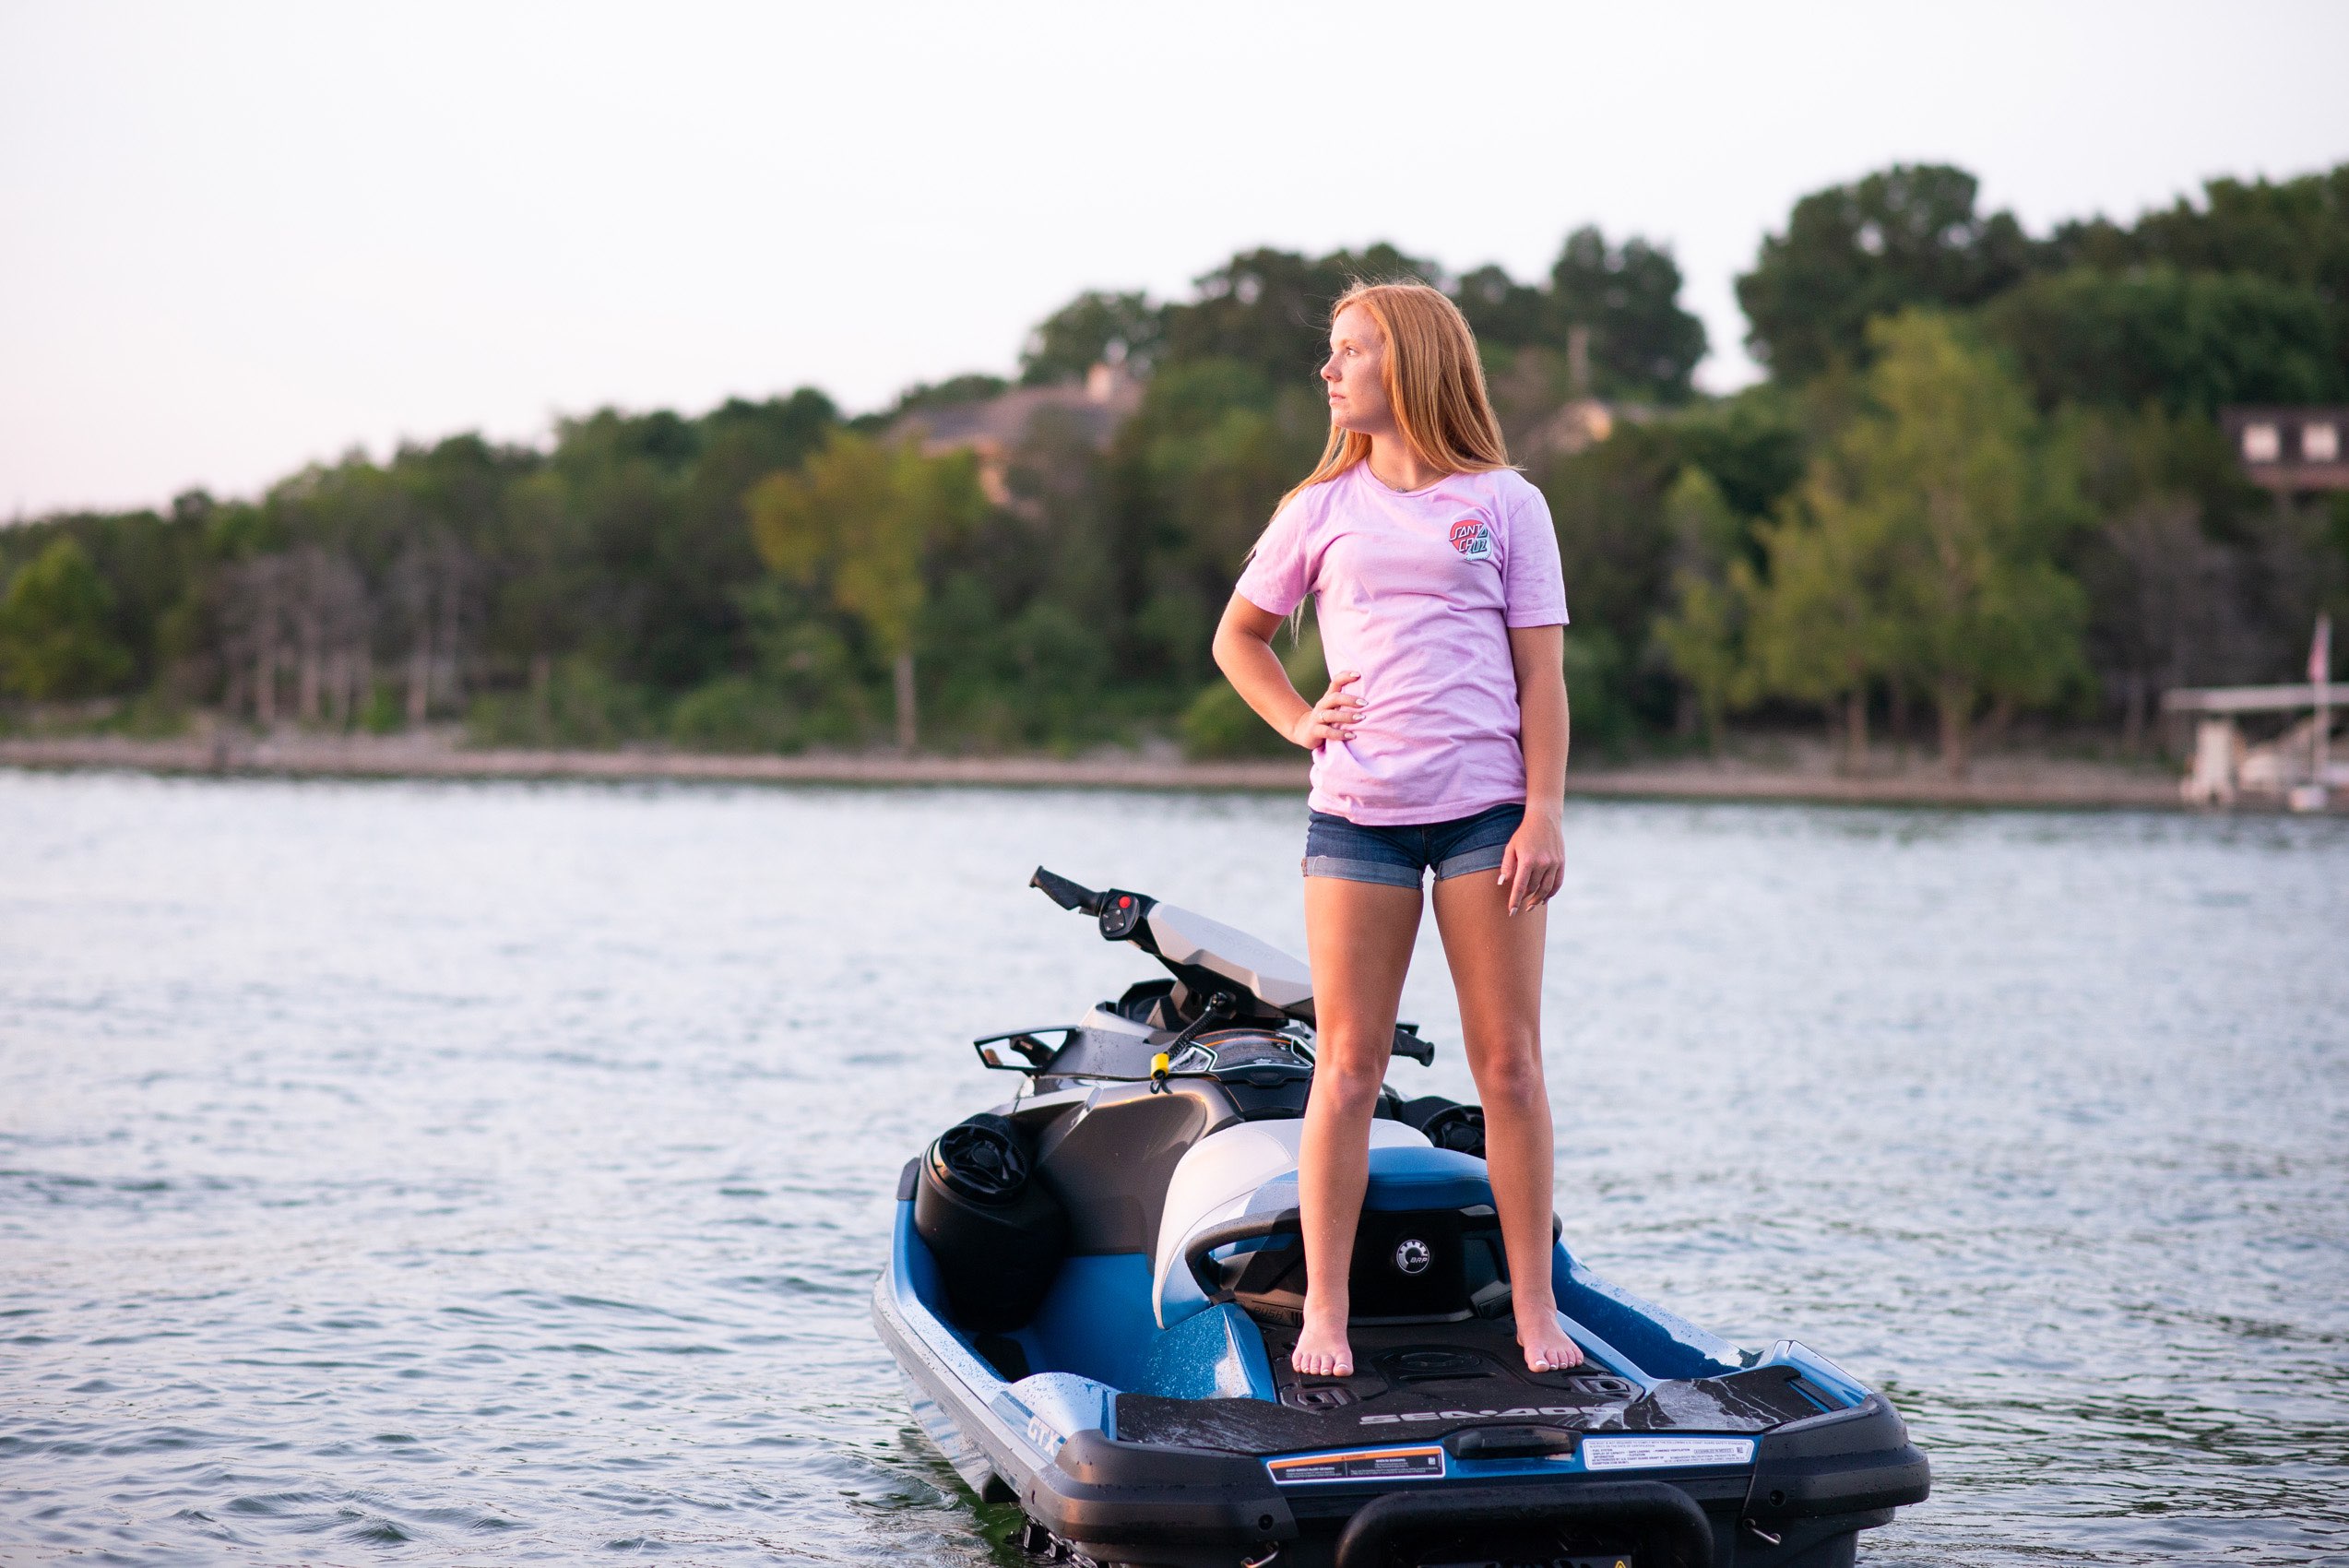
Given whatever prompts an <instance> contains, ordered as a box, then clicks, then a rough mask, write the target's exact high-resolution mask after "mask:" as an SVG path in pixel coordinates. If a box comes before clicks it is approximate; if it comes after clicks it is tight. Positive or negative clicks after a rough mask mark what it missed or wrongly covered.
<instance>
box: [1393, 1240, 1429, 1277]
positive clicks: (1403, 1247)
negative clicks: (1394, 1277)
mask: <svg viewBox="0 0 2349 1568" xmlns="http://www.w3.org/2000/svg"><path fill="white" fill-rule="evenodd" d="M1433 1262H1435V1249H1434V1248H1432V1247H1430V1246H1429V1245H1428V1244H1427V1243H1426V1242H1425V1241H1420V1240H1419V1239H1418V1237H1417V1236H1410V1237H1406V1238H1405V1239H1404V1240H1403V1241H1397V1242H1396V1243H1395V1244H1394V1266H1395V1267H1397V1268H1399V1269H1401V1270H1402V1271H1403V1272H1404V1273H1406V1274H1414V1275H1416V1274H1425V1273H1427V1271H1428V1265H1430V1264H1431V1263H1433Z"/></svg>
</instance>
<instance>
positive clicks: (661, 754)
mask: <svg viewBox="0 0 2349 1568" xmlns="http://www.w3.org/2000/svg"><path fill="white" fill-rule="evenodd" d="M0 767H12V768H30V769H37V770H46V771H78V770H84V769H126V770H130V771H135V772H142V773H155V774H196V775H206V776H212V777H224V778H228V777H233V778H382V779H393V778H466V779H501V778H503V779H524V780H528V779H543V780H587V781H603V782H612V783H640V782H661V781H676V782H712V783H749V784H848V785H894V786H925V785H962V786H977V787H989V786H992V787H997V788H1026V789H1038V788H1075V789H1088V788H1089V789H1125V790H1263V791H1276V790H1277V791H1287V790H1299V791H1301V790H1303V789H1304V787H1305V782H1306V766H1305V764H1304V763H1303V761H1302V760H1301V759H1300V760H1299V761H1296V762H1289V761H1285V760H1263V761H1238V762H1204V763H1203V762H1184V761H1181V760H1180V759H1175V758H1165V759H1160V758H1153V757H1146V756H1132V757H1120V756H1107V757H1104V756H1094V757H1084V758H1056V757H1046V756H1007V757H947V756H922V755H919V754H917V755H913V756H898V755H894V754H870V753H840V754H801V755H795V756H777V755H753V754H731V753H707V752H676V751H657V750H645V751H564V750H552V749H550V750H522V749H510V748H509V749H482V750H471V749H467V748H463V747H458V746H455V745H451V744H448V743H446V742H445V741H444V740H441V739H439V738H437V737H427V738H422V739H419V738H416V737H411V736H402V737H392V738H384V739H376V738H373V737H368V738H343V739H336V740H322V739H317V738H313V737H299V736H295V737H276V738H268V739H255V738H249V737H228V736H216V737H211V738H206V737H201V736H196V737H188V738H184V739H177V740H163V741H139V740H131V739H127V738H125V737H122V736H113V735H89V736H73V737H54V738H45V739H34V738H9V739H0ZM1566 791H1567V793H1568V795H1569V796H1573V797H1580V798H1584V799H1596V800H1674V801H1743V802H1789V803H1792V802H1801V803H1809V804H1827V805H1880V806H1928V807H1961V808H1963V807H2023V808H2040V809H2057V810H2075V811H2079V810H2131V811H2166V812H2182V811H2185V810H2188V809H2189V808H2188V807H2187V806H2186V805H2185V804H2184V802H2182V801H2181V800H2180V798H2179V792H2178V786H2177V780H2176V778H2172V777H2169V776H2167V775H2154V774H2150V773H2147V772H2145V771H2143V770H2138V769H2126V768H2122V767H2118V766H2111V765H2100V764H2089V763H2074V764H2066V763H2053V762H2045V761H2039V760H2024V761H2022V762H2017V761H2014V760H2012V759H2003V758H2002V759H1998V760H1996V761H1995V762H1993V763H1990V764H1988V765H1987V766H1983V767H1981V768H1979V769H1978V770H1977V773H1976V775H1975V776H1974V777H1970V778H1958V779H1953V778H1948V777H1946V776H1945V775H1942V774H1940V772H1938V771H1927V770H1922V769H1913V770H1907V771H1903V772H1898V773H1890V774H1883V775H1867V776H1859V777H1851V776H1845V775H1842V774H1837V773H1833V772H1831V771H1826V770H1824V769H1821V768H1819V767H1804V766H1775V767H1773V766H1760V765H1757V764H1753V763H1750V762H1739V763H1724V762H1720V761H1715V760H1713V759H1691V760H1687V761H1676V762H1663V763H1649V764H1643V765H1631V766H1583V767H1579V768H1575V769H1573V770H1572V771H1571V772H1570V773H1569V775H1568V778H1567V783H1566ZM2237 809H2248V810H2250V811H2253V812H2264V811H2267V810H2271V809H2272V810H2277V811H2281V810H2282V809H2283V802H2281V801H2277V802H2272V805H2271V803H2270V802H2259V801H2255V802H2246V803H2245V805H2244V806H2242V807H2238V808H2237ZM2334 809H2335V811H2336V812H2337V811H2339V810H2340V809H2341V807H2339V806H2336V807H2335V808H2334Z"/></svg>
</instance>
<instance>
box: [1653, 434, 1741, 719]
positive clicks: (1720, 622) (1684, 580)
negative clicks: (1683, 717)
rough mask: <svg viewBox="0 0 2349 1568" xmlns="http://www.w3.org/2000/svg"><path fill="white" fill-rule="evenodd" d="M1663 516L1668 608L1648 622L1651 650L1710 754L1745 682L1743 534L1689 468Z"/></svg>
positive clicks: (1708, 481)
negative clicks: (1669, 553)
mask: <svg viewBox="0 0 2349 1568" xmlns="http://www.w3.org/2000/svg"><path fill="white" fill-rule="evenodd" d="M1664 513H1665V519H1666V526H1667V528H1668V529H1670V530H1671V533H1672V536H1673V539H1674V541H1675V543H1676V545H1677V550H1676V564H1674V566H1673V569H1672V600H1671V607H1670V608H1669V609H1668V610H1667V611H1666V612H1663V613H1662V614H1660V615H1658V616H1657V617H1656V619H1655V641H1656V646H1657V647H1660V648H1662V649H1663V651H1664V656H1665V658H1666V659H1667V660H1668V661H1669V662H1670V663H1671V665H1672V668H1673V669H1674V670H1675V671H1679V675H1680V678H1681V679H1682V680H1683V681H1685V682H1687V683H1688V686H1689V692H1690V695H1691V696H1692V697H1693V698H1694V699H1695V705H1696V714H1697V718H1698V721H1699V723H1700V724H1701V726H1702V730H1703V732H1704V739H1705V744H1706V745H1707V746H1708V747H1709V748H1710V749H1712V750H1714V751H1718V750H1720V747H1721V731H1722V726H1723V724H1724V722H1725V721H1726V719H1727V716H1728V712H1729V709H1730V708H1731V707H1734V706H1737V705H1738V703H1739V702H1741V701H1742V700H1744V699H1745V697H1746V696H1747V695H1748V688H1749V687H1750V684H1751V682H1750V676H1749V675H1748V672H1747V662H1746V656H1745V613H1746V607H1747V604H1748V603H1749V601H1750V598H1751V595H1752V591H1753V581H1754V577H1753V568H1752V566H1751V564H1750V563H1748V562H1747V561H1746V560H1745V558H1744V554H1743V549H1744V543H1745V538H1744V536H1745V529H1744V528H1743V526H1742V524H1741V522H1740V520H1739V519H1738V516H1737V514H1736V513H1734V512H1733V511H1731V510H1730V508H1729V504H1728V502H1727V501H1726V500H1725V499H1724V498H1723V496H1722V494H1721V487H1720V486H1719V485H1717V484H1715V483H1714V481H1713V479H1712V476H1711V475H1709V474H1707V473H1706V472H1705V471H1704V470H1703V469H1700V468H1697V467H1695V466H1694V465H1691V466H1690V467H1688V468H1684V469H1681V470H1680V477H1679V479H1678V480H1675V481H1673V484H1672V489H1671V491H1670V493H1667V495H1666V496H1665V498H1664Z"/></svg>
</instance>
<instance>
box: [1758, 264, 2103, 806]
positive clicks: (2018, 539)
mask: <svg viewBox="0 0 2349 1568" xmlns="http://www.w3.org/2000/svg"><path fill="white" fill-rule="evenodd" d="M1869 340H1870V347H1871V348H1872V349H1873V350H1875V363H1874V366H1873V368H1872V369H1871V370H1870V371H1869V375H1868V380H1867V392H1868V398H1869V406H1868V408H1867V409H1866V410H1865V411H1864V412H1862V413H1861V414H1860V415H1859V417H1858V418H1857V419H1855V420H1854V421H1853V422H1852V423H1851V424H1850V426H1849V427H1848V428H1847V429H1845V432H1844V433H1843V434H1842V436H1841V437H1840V438H1839V439H1838V440H1837V441H1836V442H1835V444H1834V446H1833V450H1832V451H1831V452H1829V453H1827V454H1825V455H1823V456H1822V457H1821V459H1820V460H1819V461H1818V462H1816V463H1815V464H1814V465H1813V469H1812V474H1811V477H1810V479H1809V481H1807V482H1806V484H1805V486H1804V493H1803V507H1802V511H1803V513H1804V514H1805V516H1804V517H1802V518H1801V519H1800V520H1798V521H1792V522H1790V523H1789V524H1788V525H1787V526H1785V527H1782V528H1780V529H1775V530H1773V532H1772V534H1771V536H1770V543H1771V552H1770V564H1771V574H1770V588H1769V590H1768V592H1767V593H1766V594H1765V595H1764V596H1763V606H1762V612H1761V613H1760V614H1759V615H1758V616H1757V627H1756V631H1757V636H1756V641H1757V643H1759V644H1761V645H1762V647H1763V649H1764V665H1765V671H1766V679H1767V681H1768V683H1769V684H1771V685H1772V686H1774V687H1775V688H1776V689H1780V690H1785V691H1788V692H1789V693H1790V695H1792V694H1794V693H1795V692H1796V690H1797V688H1805V689H1804V690H1803V691H1802V693H1801V695H1819V694H1820V693H1821V690H1822V689H1832V690H1833V691H1836V692H1839V693H1840V694H1841V695H1843V696H1844V697H1845V700H1846V701H1847V703H1848V704H1849V707H1850V714H1851V718H1850V722H1849V726H1848V730H1847V733H1848V734H1849V736H1850V739H1851V741H1852V744H1853V746H1854V750H1855V754H1857V749H1858V747H1859V746H1860V745H1861V744H1862V743H1864V738H1865V730H1864V725H1865V719H1866V694H1867V688H1868V683H1869V677H1870V676H1871V675H1876V676H1882V677H1884V678H1887V679H1891V680H1895V681H1901V682H1904V683H1909V684H1911V685H1912V686H1913V687H1915V688H1916V689H1919V690H1922V691H1923V692H1925V693H1926V694H1927V695H1929V696H1930V698H1931V699H1932V701H1933V704H1934V707H1935V708H1936V710H1937V712H1938V715H1939V718H1940V731H1941V754H1942V758H1943V761H1944V763H1945V764H1946V766H1948V768H1949V770H1950V772H1951V773H1952V776H1958V775H1963V772H1964V771H1965V768H1966V766H1967V761H1968V755H1969V752H1970V746H1971V734H1972V727H1973V725H1974V722H1975V719H1976V717H1977V716H1978V714H1979V713H1980V711H1981V708H1982V706H1983V704H1984V703H1985V702H1988V703H1992V704H1997V705H2001V706H2009V705H2014V704H2037V703H2045V702H2046V701H2048V700H2050V699H2052V698H2053V697H2054V696H2055V695H2057V693H2058V691H2060V690H2061V689H2062V687H2063V685H2064V684H2065V683H2066V682H2067V681H2069V680H2070V679H2071V678H2072V677H2073V676H2074V675H2075V674H2076V673H2078V672H2079V671H2080V670H2081V659H2080V637H2081V632H2082V623H2083V620H2084V615H2085V606H2084V601H2083V599H2082V593H2081V590H2080V587H2079V585H2078V584H2077V583H2076V582H2074V581H2073V580H2072V579H2071V578H2070V576H2067V575H2066V574H2065V573H2064V572H2063V571H2062V569H2061V568H2060V567H2059V566H2058V564H2057V562H2056V559H2055V550H2056V546H2057V545H2058V542H2059V539H2060V535H2061V534H2062V532H2063V531H2064V530H2065V529H2067V528H2068V527H2069V526H2070V523H2071V522H2072V520H2073V518H2074V506H2073V503H2072V499H2071V491H2072V481H2071V479H2070V475H2069V473H2068V472H2066V471H2065V465H2064V462H2063V454H2062V451H2061V449H2060V448H2059V447H2056V446H2053V445H2050V444H2049V443H2048V442H2047V441H2046V438H2045V433H2044V432H2043V431H2042V430H2041V429H2040V428H2039V425H2038V422H2037V420H2036V419H2035V416H2034V415H2033V413H2032V410H2031V406H2030V402H2029V399H2028V398H2026V397H2025V395H2024V393H2023V388H2022V386H2020V385H2019V384H2018V383H2017V382H2016V381H2015V380H2014V378H2013V377H2012V376H2011V375H2009V374H2007V373H2006V371H2005V369H2004V367H2003V366H2001V365H2000V363H1999V361H1998V359H1997V357H1996V356H1995V355H1994V354H1992V353H1991V352H1990V351H1989V350H1987V349H1985V348H1982V347H1979V346H1977V345H1975V344H1973V343H1970V342H1968V341H1967V340H1966V339H1964V338H1963V336H1962V334H1961V332H1960V329H1959V327H1958V326H1957V325H1956V324H1955V323H1953V322H1952V320H1950V318H1948V317H1946V316H1944V315H1938V314H1936V313H1933V312H1929V311H1921V310H1913V311H1908V312H1904V313H1903V314H1902V315H1898V316H1895V317H1890V318H1887V319H1886V320H1883V321H1881V322H1879V323H1877V324H1875V325H1874V326H1872V327H1870V328H1869Z"/></svg>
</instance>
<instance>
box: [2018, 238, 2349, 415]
mask: <svg viewBox="0 0 2349 1568" xmlns="http://www.w3.org/2000/svg"><path fill="white" fill-rule="evenodd" d="M1984 321H1985V324H1986V326H1987V329H1988V331H1989V333H1990V334H1991V336H1992V337H1994V338H1995V339H1997V340H1998V341H1999V343H2001V344H2002V345H2004V346H2005V347H2006V349H2007V350H2009V351H2010V352H2011V354H2012V355H2013V356H2014V358H2015V360H2016V362H2018V363H2019V364H2020V365H2021V366H2022V368H2023V375H2024V378H2025V379H2026V380H2028V381H2029V382H2030V384H2031V386H2032V389H2033V391H2034V392H2035V394H2036V395H2037V397H2038V398H2039V401H2040V404H2041V406H2042V407H2045V408H2053V407H2055V406H2056V405H2057V404H2058V403H2063V402H2078V403H2099V404H2103V405H2106V407H2110V408H2116V409H2130V410H2134V409H2139V408H2142V407H2143V406H2144V405H2146V404H2148V403H2159V404H2161V405H2162V406H2163V407H2165V408H2166V409H2168V410H2172V411H2173V412H2184V411H2192V412H2197V413H2201V414H2203V415H2206V416H2208V415H2214V414H2215V413H2217V411H2218V410H2220V409H2221V408H2223V407H2224V406H2225V405H2227V404H2229V403H2315V402H2324V401H2328V400H2330V399H2332V398H2339V397H2342V396H2343V394H2344V392H2349V366H2344V364H2343V362H2342V360H2341V358H2340V356H2339V354H2338V353H2337V352H2336V350H2335V348H2334V345H2333V338H2334V326H2333V322H2332V319H2331V312H2330V310H2329V309H2328V307H2327V305H2326V303H2325V300H2324V298H2323V296H2322V295H2321V294H2319V292H2318V291H2316V290H2315V289H2314V288H2311V287H2309V286H2307V285H2306V284H2300V283H2286V282H2279V281H2276V280H2274V279H2269V278H2261V277H2258V276H2256V275H2253V274H2250V273H2214V272H2181V271H2179V270H2178V269H2177V267H2171V266H2168V265H2157V266H2153V267H2144V268H2141V269H2138V270H2133V271H2130V272H2126V273H2111V272H2099V271H2095V270H2094V269H2092V268H2088V267H2075V268H2073V269H2072V270H2070V271H2068V272H2062V273H2058V274H2055V275H2053V276H2051V277H2043V278H2035V279H2032V280H2031V281H2029V282H2027V283H2024V284H2023V285H2022V286H2021V287H2020V288H2017V289H2013V290H2011V291H2008V292H2007V293H2005V294H2003V295H2001V296H1999V298H1998V299H1997V300H1995V301H1993V302H1991V303H1990V304H1989V305H1988V306H1987V308H1986V309H1985V312H1984Z"/></svg>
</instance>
